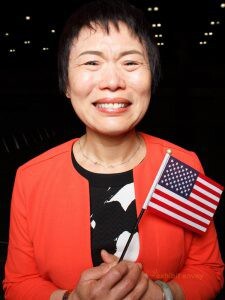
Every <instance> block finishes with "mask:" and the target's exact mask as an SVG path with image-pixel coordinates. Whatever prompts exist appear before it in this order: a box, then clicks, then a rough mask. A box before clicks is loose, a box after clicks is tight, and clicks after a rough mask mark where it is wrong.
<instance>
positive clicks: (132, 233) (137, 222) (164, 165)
mask: <svg viewBox="0 0 225 300" xmlns="http://www.w3.org/2000/svg"><path fill="white" fill-rule="evenodd" d="M171 153H172V150H171V149H167V150H166V155H165V156H164V159H163V161H162V163H161V166H160V168H159V170H158V173H157V175H156V177H155V179H154V181H153V184H152V186H151V188H150V190H149V192H148V195H147V197H146V200H145V202H144V204H143V206H142V210H141V212H140V214H139V216H138V218H137V220H136V223H135V225H134V227H133V228H132V231H131V234H130V236H129V239H128V240H127V243H126V245H125V247H124V249H123V252H122V254H121V256H120V258H119V260H118V263H119V262H120V261H122V260H123V258H124V256H125V254H126V252H127V249H128V247H129V245H130V242H131V240H132V238H133V236H134V233H135V232H136V229H137V226H138V224H139V223H140V221H141V218H142V216H143V214H144V212H145V210H146V208H147V207H148V203H149V201H150V199H151V197H152V194H153V193H154V190H155V187H156V185H157V183H158V181H159V179H160V177H161V175H162V173H163V171H164V169H165V167H166V164H167V162H168V160H169V158H170V155H171Z"/></svg>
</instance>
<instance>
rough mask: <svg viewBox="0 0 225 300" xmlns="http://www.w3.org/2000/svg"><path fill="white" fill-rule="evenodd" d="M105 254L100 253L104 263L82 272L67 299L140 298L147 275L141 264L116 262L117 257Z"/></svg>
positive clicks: (145, 288)
mask: <svg viewBox="0 0 225 300" xmlns="http://www.w3.org/2000/svg"><path fill="white" fill-rule="evenodd" d="M107 255H109V254H107V252H103V253H102V257H103V260H104V259H105V263H103V264H101V265H100V266H98V267H95V268H91V269H88V270H86V271H84V272H83V273H82V275H81V278H80V281H79V283H78V285H77V287H76V289H75V290H74V291H73V292H72V293H71V295H70V296H69V300H78V299H79V300H89V299H90V300H91V299H97V300H101V299H102V300H103V299H104V300H105V299H107V300H120V299H124V300H125V299H126V300H128V299H141V297H142V296H143V295H144V294H145V292H146V291H147V289H148V277H147V275H146V274H144V273H143V272H142V267H141V265H140V264H136V263H128V262H125V261H123V262H120V263H117V259H114V258H113V259H111V256H107ZM107 257H108V259H107ZM112 257H113V256H112ZM109 259H110V261H109Z"/></svg>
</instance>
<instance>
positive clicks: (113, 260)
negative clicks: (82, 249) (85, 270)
mask: <svg viewBox="0 0 225 300" xmlns="http://www.w3.org/2000/svg"><path fill="white" fill-rule="evenodd" d="M101 257H102V260H103V261H104V262H105V263H107V264H113V265H116V264H117V262H118V257H116V256H115V255H113V254H110V253H109V252H107V251H106V250H102V251H101Z"/></svg>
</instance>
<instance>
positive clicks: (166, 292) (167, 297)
mask: <svg viewBox="0 0 225 300" xmlns="http://www.w3.org/2000/svg"><path fill="white" fill-rule="evenodd" d="M155 284H157V285H158V286H159V287H160V288H161V290H162V297H163V298H162V299H163V300H174V297H173V293H172V290H171V288H170V286H169V285H168V284H167V283H165V282H164V281H161V280H156V281H155Z"/></svg>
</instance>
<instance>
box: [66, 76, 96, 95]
mask: <svg viewBox="0 0 225 300" xmlns="http://www.w3.org/2000/svg"><path fill="white" fill-rule="evenodd" d="M95 81H96V80H95V78H94V76H93V75H92V74H87V73H83V74H79V73H77V74H76V75H75V76H69V90H70V95H71V97H73V96H78V97H84V96H86V95H88V94H89V93H90V92H91V91H92V89H93V88H94V86H95Z"/></svg>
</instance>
